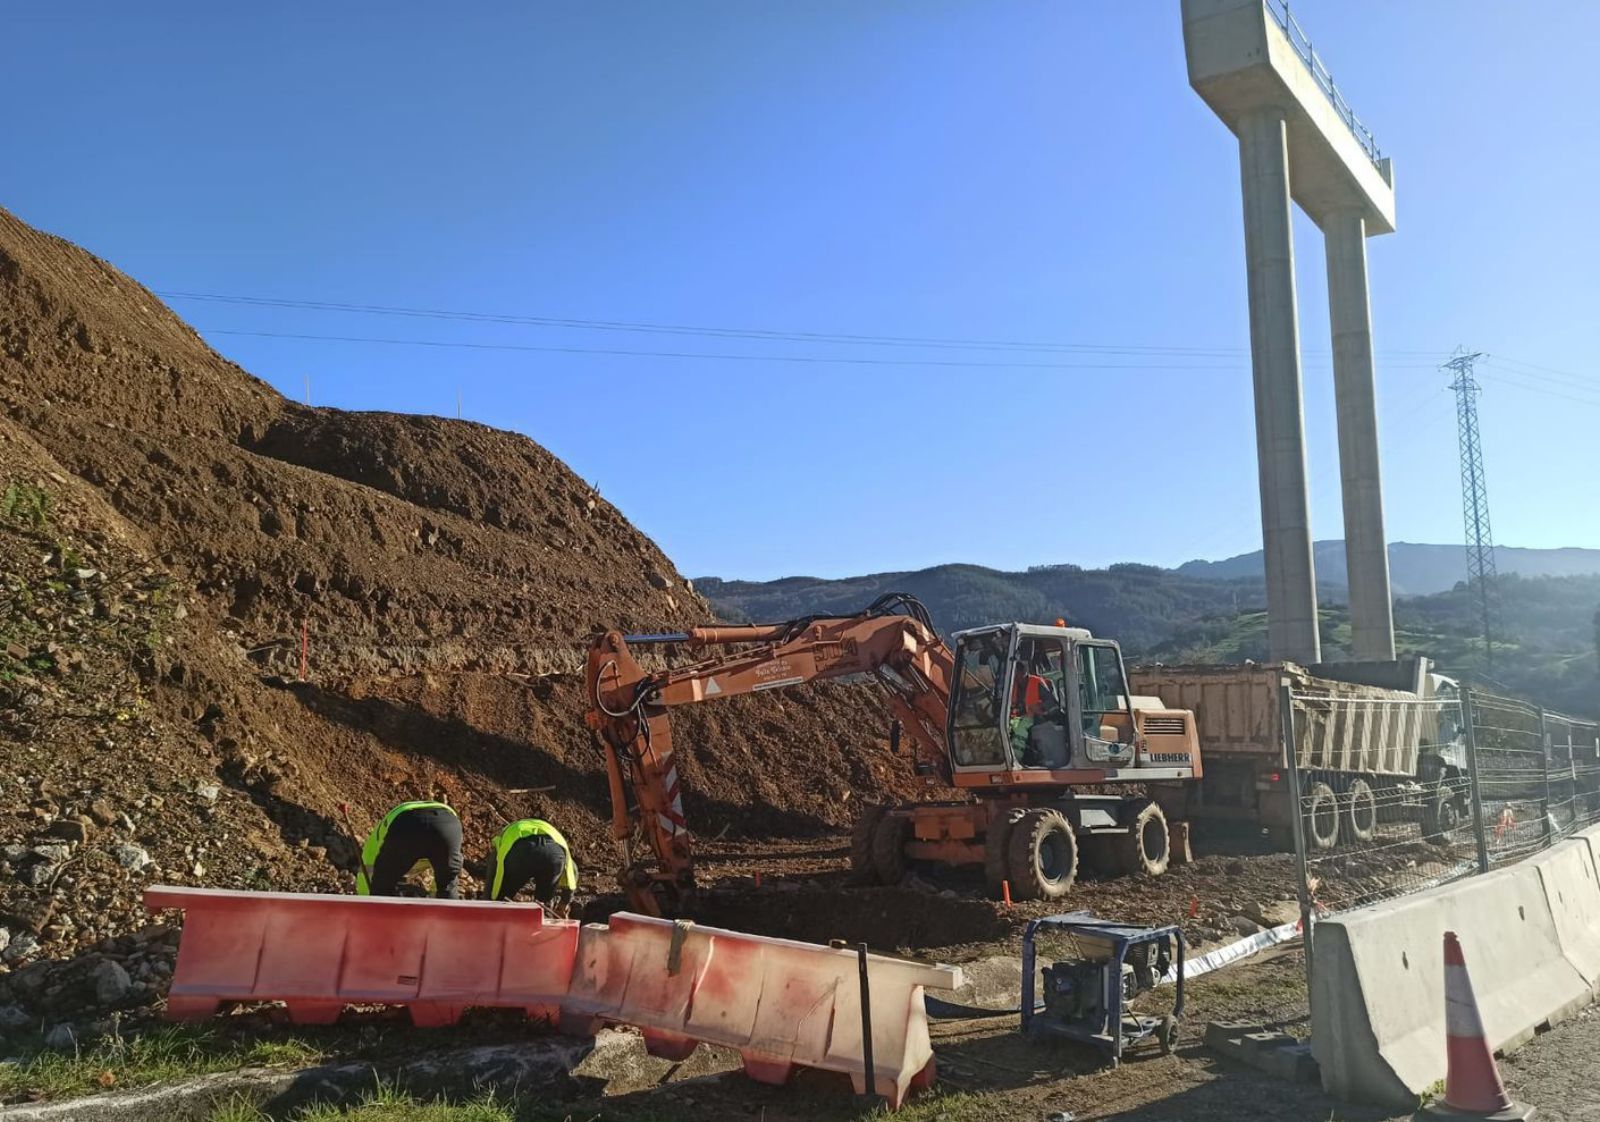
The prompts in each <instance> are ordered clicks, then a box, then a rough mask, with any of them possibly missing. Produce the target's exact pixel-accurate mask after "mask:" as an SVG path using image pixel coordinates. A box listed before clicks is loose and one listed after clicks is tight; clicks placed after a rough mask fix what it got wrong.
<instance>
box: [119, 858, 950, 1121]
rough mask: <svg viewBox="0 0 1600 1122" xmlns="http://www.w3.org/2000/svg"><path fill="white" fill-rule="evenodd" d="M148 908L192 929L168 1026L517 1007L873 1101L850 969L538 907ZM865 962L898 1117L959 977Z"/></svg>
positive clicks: (886, 1083) (205, 904)
mask: <svg viewBox="0 0 1600 1122" xmlns="http://www.w3.org/2000/svg"><path fill="white" fill-rule="evenodd" d="M145 906H146V907H147V908H149V909H150V910H152V911H155V910H159V909H162V908H182V909H183V910H184V912H185V918H184V925H183V936H182V939H181V941H180V943H179V947H178V960H177V964H176V966H175V968H174V970H173V977H172V984H171V989H170V993H169V997H168V1000H167V1016H168V1017H169V1018H173V1019H178V1020H192V1019H198V1018H203V1017H208V1016H211V1015H212V1014H213V1013H215V1012H216V1011H217V1009H218V1008H219V1007H220V1005H221V1003H222V1002H224V1001H282V1002H284V1003H285V1004H286V1005H287V1006H288V1010H289V1015H290V1018H291V1019H292V1020H294V1021H295V1022H296V1023H299V1024H324V1023H330V1022H332V1021H335V1020H337V1019H338V1017H339V1015H340V1013H341V1012H342V1011H343V1010H344V1007H345V1006H346V1005H347V1004H355V1003H361V1004H378V1003H382V1004H390V1005H400V1006H404V1007H406V1008H407V1009H408V1010H409V1012H410V1014H411V1018H412V1020H413V1021H414V1022H415V1023H416V1024H418V1025H423V1026H438V1025H447V1024H452V1023H454V1022H455V1021H456V1020H457V1019H459V1018H460V1016H461V1014H462V1012H463V1011H464V1010H465V1009H467V1008H468V1007H471V1006H502V1007H505V1006H509V1007H512V1008H521V1009H523V1010H524V1011H526V1012H527V1013H528V1014H529V1015H532V1016H537V1017H541V1018H545V1019H549V1020H552V1021H559V1023H560V1025H561V1027H562V1028H563V1030H564V1031H569V1032H577V1033H580V1034H583V1035H590V1034H592V1033H593V1032H595V1031H596V1030H597V1029H598V1028H599V1027H600V1026H601V1025H604V1024H625V1025H633V1026H635V1027H637V1028H638V1029H639V1030H640V1032H641V1034H642V1035H643V1037H644V1040H645V1044H646V1046H647V1047H648V1048H649V1049H650V1051H651V1052H652V1053H654V1054H656V1055H661V1056H668V1057H673V1058H679V1059H681V1058H684V1057H687V1056H688V1054H689V1053H690V1052H691V1051H693V1050H694V1048H695V1047H696V1046H697V1045H698V1044H700V1043H711V1044H718V1045H723V1046H726V1047H730V1048H734V1049H737V1050H738V1051H739V1054H740V1056H741V1058H742V1060H743V1064H744V1068H745V1071H746V1073H747V1074H749V1075H750V1076H751V1078H754V1079H758V1080H761V1081H763V1082H772V1083H777V1082H783V1081H785V1080H786V1079H788V1077H789V1075H790V1074H791V1073H792V1071H793V1069H794V1068H796V1067H815V1068H820V1069H823V1070H827V1071H837V1072H842V1073H845V1074H848V1075H849V1076H850V1077H851V1079H852V1081H853V1082H854V1084H855V1086H856V1089H857V1091H862V1090H865V1089H866V1087H867V1065H866V1056H865V1052H866V1049H865V1047H864V1043H865V1042H864V1041H863V1037H862V1019H861V1000H860V982H859V977H858V959H857V956H856V954H855V953H854V952H853V951H848V950H839V949H834V948H830V947H821V946H817V945H815V944H811V943H800V942H794V941H791V940H787V939H770V938H765V937H762V936H757V935H746V934H742V933H740V932H736V931H723V930H719V929H717V928H709V927H697V926H695V925H693V924H688V923H674V922H672V921H670V920H660V919H653V918H650V917H647V916H635V915H629V914H627V913H622V914H619V915H615V916H613V917H612V918H611V922H610V924H609V925H607V926H601V925H598V924H588V925H584V926H581V927H580V925H579V924H577V923H575V922H570V921H567V920H552V919H548V918H546V917H545V915H544V913H543V910H542V909H541V908H539V907H538V906H537V905H519V904H505V903H491V902H487V901H475V900H420V899H402V898H394V897H370V896H359V897H358V896H323V895H315V894H302V893H287V892H229V891H224V890H219V889H199V888H173V887H165V886H157V887H153V888H150V889H149V890H147V891H146V893H145ZM867 962H868V973H869V979H870V985H871V1006H870V1008H871V1013H872V1026H873V1031H872V1053H873V1064H872V1068H873V1083H874V1086H875V1087H876V1090H877V1092H878V1093H879V1094H881V1095H883V1096H884V1097H885V1098H886V1099H888V1101H889V1103H890V1105H891V1106H899V1105H900V1103H901V1102H902V1101H904V1098H905V1096H906V1095H907V1094H908V1093H909V1092H910V1091H912V1090H915V1089H917V1088H919V1087H923V1086H927V1085H929V1084H931V1083H932V1081H933V1078H934V1062H933V1047H932V1043H931V1041H930V1040H929V1037H928V1022H927V1015H926V1010H925V1008H924V1002H923V994H924V989H925V987H929V986H932V987H935V988H941V989H953V988H954V987H956V986H958V985H960V984H961V972H960V971H959V970H957V969H954V968H952V967H946V966H925V965H922V964H920V963H915V962H907V961H904V960H900V959H892V958H885V957H883V956H880V955H869V956H868V959H867Z"/></svg>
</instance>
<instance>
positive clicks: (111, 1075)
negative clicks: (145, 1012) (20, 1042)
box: [0, 1025, 322, 1099]
mask: <svg viewBox="0 0 1600 1122" xmlns="http://www.w3.org/2000/svg"><path fill="white" fill-rule="evenodd" d="M321 1058H322V1057H321V1053H320V1052H319V1051H318V1050H317V1049H315V1048H313V1047H312V1046H311V1045H309V1044H306V1043H305V1042H303V1041H299V1040H293V1039H289V1040H257V1041H237V1040H229V1039H226V1038H224V1037H222V1036H220V1035H219V1034H218V1033H217V1032H216V1031H215V1030H214V1029H211V1028H207V1027H194V1026H187V1025H173V1026H165V1027H162V1028H159V1029H156V1030H154V1031H152V1032H149V1033H145V1034H142V1035H139V1036H134V1037H129V1038H127V1039H123V1040H110V1041H105V1042H102V1043H99V1044H96V1045H93V1046H92V1047H89V1048H85V1049H82V1050H80V1051H78V1052H76V1053H70V1052H53V1051H48V1050H45V1049H43V1048H38V1049H36V1050H34V1051H32V1052H31V1054H30V1053H29V1052H27V1051H24V1052H23V1055H22V1059H21V1062H20V1063H18V1064H16V1065H6V1066H5V1067H0V1097H6V1098H10V1097H13V1096H20V1097H29V1098H48V1099H54V1098H68V1097H71V1096H73V1095H86V1094H91V1093H93V1092H95V1091H103V1090H107V1089H110V1088H116V1087H142V1086H147V1085H149V1084H151V1083H161V1082H165V1081H167V1080H171V1079H183V1078H186V1077H191V1076H196V1075H210V1074H212V1073H213V1072H219V1071H232V1070H233V1069H235V1068H241V1067H282V1066H296V1067H298V1066H303V1065H306V1064H310V1063H315V1062H316V1061H317V1060H319V1059H321Z"/></svg>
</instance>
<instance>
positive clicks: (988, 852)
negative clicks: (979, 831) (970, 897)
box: [983, 806, 1028, 900]
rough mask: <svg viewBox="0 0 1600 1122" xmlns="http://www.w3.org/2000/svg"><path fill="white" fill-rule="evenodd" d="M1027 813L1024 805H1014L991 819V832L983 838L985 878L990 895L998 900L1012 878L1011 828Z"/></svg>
mask: <svg viewBox="0 0 1600 1122" xmlns="http://www.w3.org/2000/svg"><path fill="white" fill-rule="evenodd" d="M1026 813H1028V812H1027V810H1026V809H1024V808H1023V807H1020V806H1019V807H1013V808H1012V809H1011V810H1008V811H1006V812H1005V813H1003V814H1001V815H999V816H997V817H995V818H993V819H991V820H990V823H989V833H988V835H987V836H986V837H985V838H984V839H983V880H984V883H985V884H986V885H987V886H988V888H989V895H990V896H991V897H993V898H994V899H996V900H998V899H1000V898H1001V896H1002V894H1003V885H1004V884H1005V882H1006V881H1008V880H1010V879H1011V869H1010V867H1009V865H1008V857H1007V854H1008V853H1009V847H1010V844H1011V830H1012V828H1013V827H1014V826H1016V824H1017V823H1018V822H1021V821H1022V816H1023V815H1024V814H1026Z"/></svg>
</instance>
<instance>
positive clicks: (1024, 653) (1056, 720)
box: [1011, 643, 1072, 768]
mask: <svg viewBox="0 0 1600 1122" xmlns="http://www.w3.org/2000/svg"><path fill="white" fill-rule="evenodd" d="M1017 653H1018V660H1017V674H1016V681H1015V685H1014V687H1013V696H1012V700H1011V745H1012V751H1013V752H1014V753H1015V754H1016V756H1017V759H1018V760H1019V762H1021V764H1022V766H1023V767H1041V768H1063V767H1066V766H1067V764H1068V763H1069V762H1070V760H1071V755H1072V753H1071V748H1070V746H1069V744H1068V741H1067V736H1066V725H1065V723H1064V716H1063V713H1062V706H1061V691H1060V689H1059V688H1058V683H1059V682H1060V680H1061V672H1060V669H1059V668H1058V667H1053V666H1052V665H1051V658H1050V646H1048V645H1046V644H1043V643H1033V644H1029V645H1027V646H1025V647H1024V648H1023V649H1022V650H1019V651H1018V652H1017Z"/></svg>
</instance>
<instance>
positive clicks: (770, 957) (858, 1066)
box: [562, 914, 961, 1107]
mask: <svg viewBox="0 0 1600 1122" xmlns="http://www.w3.org/2000/svg"><path fill="white" fill-rule="evenodd" d="M867 963H868V971H869V978H870V984H871V1001H870V1010H871V1013H872V1045H873V1047H872V1058H873V1062H872V1068H873V1073H874V1079H873V1086H874V1089H875V1090H876V1092H877V1093H878V1094H880V1095H882V1096H884V1097H885V1098H886V1099H887V1100H888V1101H889V1104H890V1106H894V1107H898V1106H899V1105H900V1103H901V1102H902V1101H903V1100H904V1098H905V1096H906V1094H907V1093H908V1092H909V1091H912V1090H915V1089H917V1088H920V1087H926V1086H929V1085H931V1084H932V1082H933V1079H934V1061H933V1046H932V1043H931V1042H930V1041H929V1039H928V1020H927V1011H926V1009H925V1008H924V1006H923V1000H922V995H923V988H924V987H925V986H933V987H935V988H938V989H951V988H954V987H955V986H958V985H960V984H961V972H960V971H959V970H957V969H955V968H953V967H949V966H924V965H922V964H921V963H916V962H907V961H905V960H903V959H896V958H884V957H882V956H880V955H869V956H868V957H867ZM562 1011H563V1014H564V1017H563V1021H562V1024H563V1027H566V1028H569V1029H572V1030H577V1031H584V1032H592V1031H593V1030H594V1028H595V1027H596V1024H597V1023H598V1022H614V1023H619V1024H629V1025H635V1026H637V1027H638V1028H639V1030H640V1032H641V1033H642V1034H643V1036H644V1040H645V1046H646V1047H647V1048H648V1049H649V1050H650V1051H651V1053H652V1054H654V1055H658V1056H665V1057H667V1058H669V1059H684V1058H686V1057H687V1056H688V1055H689V1053H690V1052H692V1051H693V1050H694V1047H695V1045H696V1044H697V1043H700V1042H704V1043H707V1044H720V1045H723V1046H725V1047H729V1048H736V1049H738V1051H739V1055H740V1057H741V1058H742V1059H743V1061H744V1069H745V1073H746V1074H747V1075H749V1076H750V1077H751V1078H752V1079H756V1080H759V1081H761V1082H763V1083H782V1082H784V1081H786V1080H787V1079H788V1078H789V1076H790V1074H791V1073H792V1072H793V1069H794V1068H796V1067H814V1068H821V1069H824V1070H827V1071H838V1072H844V1073H847V1074H848V1075H849V1076H850V1077H851V1080H852V1081H853V1082H854V1084H855V1088H856V1091H857V1092H858V1093H860V1092H863V1091H865V1090H866V1089H867V1066H866V1056H865V1052H866V1049H865V1048H864V1046H863V1039H862V1018H861V990H860V978H859V960H858V958H857V956H856V953H855V952H854V951H849V950H843V949H834V948H831V947H819V946H817V945H815V944H812V943H799V942H794V941H791V940H788V939H769V938H764V937H762V936H759V935H745V934H742V933H740V932H737V931H722V930H719V929H717V928H714V927H698V926H695V925H694V924H687V923H674V922H673V921H671V920H664V919H655V918H651V917H648V916H636V915H628V914H622V915H615V916H612V917H611V924H610V926H609V927H596V926H589V927H585V928H584V929H583V935H582V937H581V939H580V941H579V944H578V964H577V966H576V968H575V969H574V970H573V974H572V991H571V993H570V994H569V995H568V998H567V1000H566V1001H565V1002H564V1003H563V1005H562Z"/></svg>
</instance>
